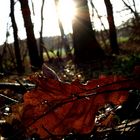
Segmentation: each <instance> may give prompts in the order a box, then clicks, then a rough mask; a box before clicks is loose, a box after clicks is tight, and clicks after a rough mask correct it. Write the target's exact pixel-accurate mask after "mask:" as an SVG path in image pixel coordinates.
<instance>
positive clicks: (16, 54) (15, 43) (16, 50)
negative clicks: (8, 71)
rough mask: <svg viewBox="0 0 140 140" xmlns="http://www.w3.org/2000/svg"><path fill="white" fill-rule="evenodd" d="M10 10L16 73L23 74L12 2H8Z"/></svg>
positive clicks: (11, 0) (12, 0)
mask: <svg viewBox="0 0 140 140" xmlns="http://www.w3.org/2000/svg"><path fill="white" fill-rule="evenodd" d="M10 4H11V5H10V8H11V13H10V16H11V21H12V26H13V33H14V48H15V56H16V62H17V72H18V73H23V72H24V68H23V65H22V60H21V55H20V49H19V42H18V29H17V25H16V21H15V15H14V0H10Z"/></svg>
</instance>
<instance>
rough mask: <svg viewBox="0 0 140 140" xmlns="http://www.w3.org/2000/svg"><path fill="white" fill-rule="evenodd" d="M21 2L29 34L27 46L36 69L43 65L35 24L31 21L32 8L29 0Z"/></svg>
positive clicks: (33, 66)
mask: <svg viewBox="0 0 140 140" xmlns="http://www.w3.org/2000/svg"><path fill="white" fill-rule="evenodd" d="M19 1H20V4H21V10H22V15H23V19H24V26H25V29H26V34H27V46H28V50H29V57H30V63H31V66H32V70H36V69H38V68H40V67H41V65H42V63H41V61H40V57H39V53H38V48H37V43H36V39H35V35H34V30H33V24H32V21H31V15H30V9H29V5H28V0H19Z"/></svg>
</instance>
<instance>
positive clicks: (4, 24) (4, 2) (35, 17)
mask: <svg viewBox="0 0 140 140" xmlns="http://www.w3.org/2000/svg"><path fill="white" fill-rule="evenodd" d="M32 1H33V3H34V10H35V14H33V13H32V4H31V0H29V5H30V8H31V18H32V22H33V25H34V33H35V36H36V38H38V37H39V32H40V23H41V20H40V10H41V2H42V0H32ZM125 1H127V2H128V1H129V2H131V1H132V0H125ZM15 2H16V4H15V17H16V23H17V26H18V36H19V38H20V39H25V38H26V32H25V28H24V24H23V19H22V14H21V9H20V3H19V2H18V0H15ZM93 2H94V5H95V7H96V9H98V13H99V15H100V16H101V18H102V21H103V23H104V25H105V27H106V28H108V22H107V19H106V8H105V4H104V0H93ZM135 2H136V6H137V7H136V8H137V10H140V0H135ZM111 3H112V5H113V11H114V18H115V25H116V26H119V25H121V24H122V22H124V21H126V20H127V19H129V18H130V16H131V15H130V14H129V11H123V12H121V13H119V11H121V10H122V9H124V8H125V7H124V5H123V3H122V1H121V0H111ZM89 7H90V9H91V6H90V4H89ZM74 11H75V10H74V3H73V0H60V6H59V13H58V12H57V11H56V9H55V5H54V0H45V5H44V28H43V36H55V35H60V29H59V26H58V20H57V15H59V16H60V19H61V20H62V23H63V26H64V29H65V33H69V32H72V28H71V20H72V18H73V16H74ZM139 12H140V11H139ZM9 13H10V0H1V1H0V33H1V34H0V44H3V43H4V42H5V41H6V31H8V32H9V37H8V40H7V42H13V29H12V27H11V19H10V17H9ZM93 20H94V26H95V29H96V30H100V29H102V26H101V23H100V21H99V19H98V17H97V15H96V12H95V11H94V17H93Z"/></svg>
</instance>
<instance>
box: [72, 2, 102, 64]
mask: <svg viewBox="0 0 140 140" xmlns="http://www.w3.org/2000/svg"><path fill="white" fill-rule="evenodd" d="M74 2H75V4H76V10H77V11H76V15H75V18H74V20H73V23H72V28H73V45H74V61H75V63H76V64H77V65H79V64H86V63H91V62H92V61H94V60H97V59H100V58H102V57H103V56H104V52H103V50H102V49H101V47H100V45H99V43H98V42H97V40H96V38H95V35H94V31H93V29H92V25H91V20H90V15H89V8H88V4H87V0H74Z"/></svg>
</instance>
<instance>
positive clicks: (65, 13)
mask: <svg viewBox="0 0 140 140" xmlns="http://www.w3.org/2000/svg"><path fill="white" fill-rule="evenodd" d="M75 11H76V10H75V5H74V2H73V0H59V4H58V16H59V18H60V20H61V22H62V24H63V26H64V28H68V27H70V26H71V24H72V20H73V18H74V16H75Z"/></svg>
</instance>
